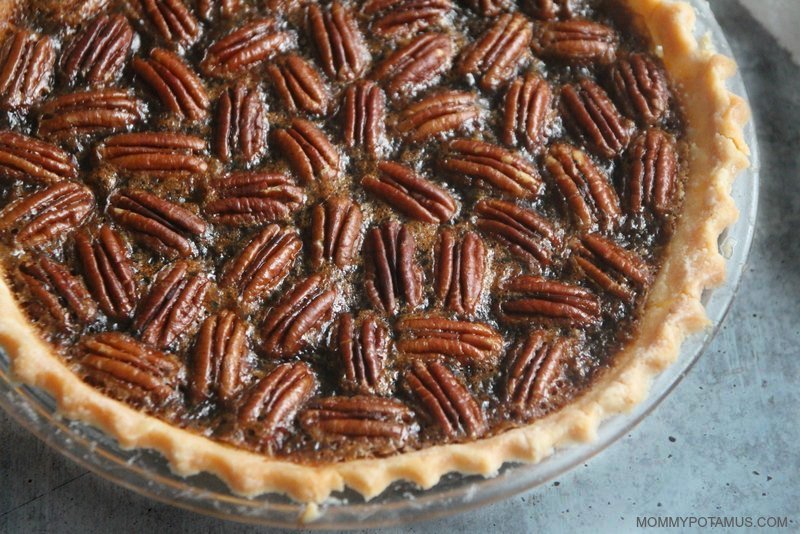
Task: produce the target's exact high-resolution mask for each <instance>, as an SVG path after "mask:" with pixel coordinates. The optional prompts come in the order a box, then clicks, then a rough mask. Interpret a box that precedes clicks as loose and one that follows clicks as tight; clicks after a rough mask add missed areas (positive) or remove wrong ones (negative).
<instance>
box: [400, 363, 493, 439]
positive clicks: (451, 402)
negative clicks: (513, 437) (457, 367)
mask: <svg viewBox="0 0 800 534" xmlns="http://www.w3.org/2000/svg"><path fill="white" fill-rule="evenodd" d="M405 381H406V385H407V387H408V389H409V390H410V391H411V393H412V394H413V395H414V397H416V399H417V400H418V401H419V403H420V405H421V406H422V408H423V410H424V411H425V413H426V414H427V416H428V418H429V419H430V420H431V422H432V423H433V424H435V425H436V426H437V427H438V428H439V430H440V431H441V432H442V433H443V434H444V435H445V436H446V437H448V438H451V439H452V438H456V437H458V436H459V435H466V436H467V437H468V438H471V439H475V438H479V437H480V436H481V435H483V434H484V433H485V432H486V430H487V425H486V420H485V418H484V415H483V412H482V411H481V407H480V405H478V403H477V401H476V400H475V398H474V397H473V396H472V393H471V392H470V391H469V389H467V387H466V386H465V385H464V384H463V383H462V382H461V380H459V379H458V378H457V377H456V376H455V375H454V374H453V372H452V371H451V370H450V369H448V368H447V366H445V365H444V364H443V363H442V362H440V361H438V360H430V361H425V362H422V361H416V362H414V364H413V365H412V367H411V369H410V370H409V371H408V372H407V373H406V376H405Z"/></svg>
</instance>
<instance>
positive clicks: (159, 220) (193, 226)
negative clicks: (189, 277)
mask: <svg viewBox="0 0 800 534" xmlns="http://www.w3.org/2000/svg"><path fill="white" fill-rule="evenodd" d="M108 202H109V206H108V213H109V215H111V218H112V219H114V221H116V223H117V224H119V225H120V226H122V227H123V228H125V229H126V230H128V231H130V232H131V233H133V236H134V238H135V239H136V240H137V241H139V242H140V243H142V244H143V245H145V246H147V247H149V248H151V249H153V250H155V251H156V252H159V253H161V254H164V255H165V256H168V257H175V256H180V257H187V256H192V255H194V254H195V253H196V252H197V250H196V247H195V244H194V243H193V242H192V241H191V238H192V237H194V236H199V235H201V234H203V233H204V232H205V231H206V228H207V224H206V222H205V221H204V220H203V219H201V218H200V217H198V216H197V215H195V214H194V213H193V212H192V211H190V210H188V209H186V208H184V207H183V206H181V205H179V204H175V203H173V202H170V201H168V200H165V199H163V198H161V197H158V196H156V195H153V194H151V193H148V192H147V191H142V190H140V189H134V190H125V191H115V192H114V193H112V194H111V196H110V197H109V199H108Z"/></svg>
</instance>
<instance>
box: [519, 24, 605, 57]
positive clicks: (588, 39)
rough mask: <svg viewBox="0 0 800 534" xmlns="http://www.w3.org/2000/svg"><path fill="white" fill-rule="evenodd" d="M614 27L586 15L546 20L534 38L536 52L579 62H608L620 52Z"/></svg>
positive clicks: (543, 55) (542, 55) (544, 55)
mask: <svg viewBox="0 0 800 534" xmlns="http://www.w3.org/2000/svg"><path fill="white" fill-rule="evenodd" d="M617 41H618V39H617V34H616V32H614V30H613V28H611V27H609V26H606V25H605V24H600V23H599V22H592V21H589V20H584V19H571V20H562V21H553V22H548V23H546V24H543V25H542V26H541V28H540V31H539V32H538V35H537V36H536V37H535V38H534V39H533V45H532V46H533V50H534V52H535V53H536V54H537V55H539V56H541V57H543V58H550V59H557V60H560V61H566V62H568V63H574V64H579V65H584V64H592V63H597V64H600V65H609V64H611V63H613V62H614V58H615V57H616V54H617Z"/></svg>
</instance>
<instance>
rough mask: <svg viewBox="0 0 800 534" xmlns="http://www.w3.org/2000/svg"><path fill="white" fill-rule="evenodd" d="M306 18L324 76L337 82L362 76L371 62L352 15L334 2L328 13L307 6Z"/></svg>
mask: <svg viewBox="0 0 800 534" xmlns="http://www.w3.org/2000/svg"><path fill="white" fill-rule="evenodd" d="M307 17H308V34H309V36H310V37H311V40H312V41H313V43H314V46H315V47H316V49H317V55H318V56H319V60H320V63H321V64H322V70H323V71H325V74H327V75H328V76H330V77H331V78H334V79H336V80H339V81H351V80H355V79H356V78H359V77H360V76H361V75H362V74H364V71H365V70H366V68H367V65H368V64H369V62H370V59H371V58H370V54H369V50H368V49H367V47H366V45H365V44H364V37H363V36H362V35H361V30H359V29H358V24H357V23H356V20H355V17H353V14H352V12H351V11H350V10H349V9H347V8H346V7H344V5H343V4H342V3H341V2H340V1H339V0H335V1H334V2H333V3H332V4H331V7H330V9H328V10H323V9H322V8H321V7H320V6H319V4H317V3H311V4H309V5H308V8H307Z"/></svg>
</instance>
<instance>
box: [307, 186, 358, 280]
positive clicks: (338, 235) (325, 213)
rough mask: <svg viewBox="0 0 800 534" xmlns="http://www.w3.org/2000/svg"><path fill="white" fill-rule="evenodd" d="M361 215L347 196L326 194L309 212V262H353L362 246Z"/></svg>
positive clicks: (316, 266)
mask: <svg viewBox="0 0 800 534" xmlns="http://www.w3.org/2000/svg"><path fill="white" fill-rule="evenodd" d="M362 221H363V216H362V214H361V208H359V206H358V204H356V203H355V202H353V201H352V200H350V199H349V198H346V197H333V198H329V199H328V200H326V201H325V202H323V203H321V204H317V205H316V206H314V210H313V211H312V212H311V266H312V267H313V268H314V269H319V268H320V267H322V263H323V262H324V261H331V262H333V264H334V265H336V266H337V267H339V268H340V269H341V268H344V267H348V266H349V265H352V264H353V262H354V261H355V256H356V255H357V254H358V252H359V249H360V248H361V222H362Z"/></svg>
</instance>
